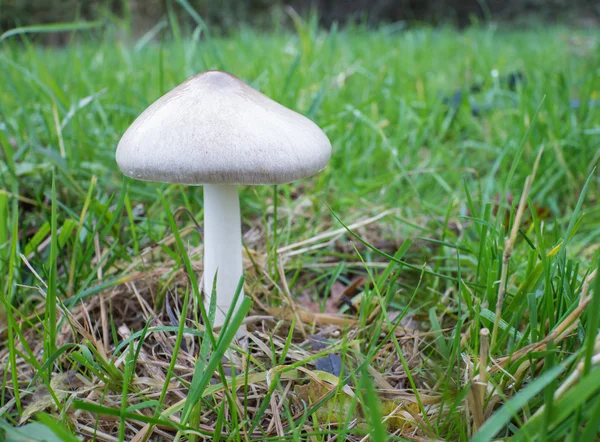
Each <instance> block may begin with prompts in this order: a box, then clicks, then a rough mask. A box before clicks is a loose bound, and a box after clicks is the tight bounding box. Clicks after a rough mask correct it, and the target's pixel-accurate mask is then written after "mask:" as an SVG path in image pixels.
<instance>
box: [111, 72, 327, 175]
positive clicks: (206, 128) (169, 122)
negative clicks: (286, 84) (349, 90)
mask: <svg viewBox="0 0 600 442" xmlns="http://www.w3.org/2000/svg"><path fill="white" fill-rule="evenodd" d="M330 156H331V143H330V142H329V139H328V138H327V136H326V135H325V133H323V131H322V130H321V129H320V128H319V127H318V126H317V125H316V124H315V123H313V122H312V121H311V120H309V119H308V118H306V117H304V116H302V115H300V114H298V113H296V112H294V111H292V110H290V109H288V108H286V107H284V106H282V105H280V104H279V103H276V102H275V101H273V100H271V99H270V98H268V97H267V96H265V95H263V94H261V93H260V92H258V91H257V90H255V89H253V88H252V87H250V86H248V85H247V84H246V83H244V82H243V81H241V80H239V79H238V78H236V77H234V76H233V75H231V74H228V73H225V72H220V71H208V72H203V73H200V74H198V75H195V76H193V77H191V78H189V79H188V80H186V81H185V82H184V83H182V84H180V85H179V86H177V87H176V88H175V89H173V90H172V91H170V92H168V93H167V94H165V95H163V96H162V97H161V98H159V99H158V100H156V101H155V102H154V103H152V104H151V105H150V107H148V108H147V109H146V110H145V111H144V112H142V114H141V115H140V116H139V117H138V118H137V119H136V120H135V121H134V122H133V124H132V125H131V126H130V127H129V129H127V131H126V132H125V134H124V135H123V137H122V138H121V141H119V145H118V147H117V153H116V157H117V163H118V165H119V168H120V169H121V171H122V172H123V173H124V174H125V175H127V176H129V177H131V178H135V179H137V180H144V181H159V182H164V183H180V184H191V185H200V184H281V183H289V182H291V181H294V180H297V179H300V178H305V177H308V176H310V175H313V174H315V173H317V172H319V171H320V170H322V169H323V168H324V167H325V166H326V165H327V163H328V161H329V158H330Z"/></svg>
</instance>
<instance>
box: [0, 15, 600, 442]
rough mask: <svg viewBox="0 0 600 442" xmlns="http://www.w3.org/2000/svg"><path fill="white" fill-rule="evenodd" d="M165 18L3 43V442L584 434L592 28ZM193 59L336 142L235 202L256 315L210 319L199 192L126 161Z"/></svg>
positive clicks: (592, 205)
mask: <svg viewBox="0 0 600 442" xmlns="http://www.w3.org/2000/svg"><path fill="white" fill-rule="evenodd" d="M154 31H156V32H155V34H156V35H154V36H153V35H151V34H150V35H146V36H144V37H142V38H133V37H131V36H130V35H128V33H127V30H126V28H125V27H124V26H123V25H122V24H116V23H112V24H109V25H104V26H103V27H102V28H95V29H91V30H78V31H75V30H73V31H72V32H73V35H72V36H71V38H70V41H69V42H68V44H66V45H65V46H64V47H61V48H56V47H54V48H53V47H44V46H42V45H39V44H36V43H35V42H36V41H37V40H39V38H38V37H39V36H37V35H35V34H31V33H20V34H17V35H12V36H5V37H6V38H5V39H4V40H3V41H0V147H1V149H0V159H1V160H2V161H1V162H0V275H1V276H0V440H42V436H40V435H41V434H44V435H45V436H44V437H46V438H47V440H52V441H54V440H65V441H70V440H75V439H74V436H73V435H79V436H81V437H82V438H83V439H85V440H98V441H114V440H134V441H142V440H156V441H172V440H180V441H182V440H190V441H193V440H202V439H203V438H208V439H209V440H210V439H211V438H214V440H219V438H221V439H227V440H236V441H237V440H240V441H241V440H290V441H292V440H293V441H300V440H307V441H328V440H351V441H362V440H372V441H376V442H378V441H383V440H406V439H410V440H431V439H436V440H440V439H441V440H468V439H473V440H477V441H488V440H492V439H494V438H505V437H515V439H516V440H536V441H546V440H577V441H593V440H598V439H597V438H598V434H599V431H600V427H599V422H600V338H599V337H598V335H597V333H598V328H599V324H600V278H596V279H594V276H595V275H596V272H597V268H598V255H599V253H600V252H599V250H600V247H599V244H600V204H599V199H598V198H599V191H600V175H599V173H600V172H598V171H597V170H596V169H595V167H596V165H597V164H598V162H599V159H600V149H599V148H598V146H599V142H600V102H598V101H596V100H597V99H598V98H600V97H598V96H597V94H598V92H597V91H598V90H599V89H600V74H599V73H600V44H599V37H598V33H597V32H596V31H584V30H573V29H568V28H561V27H539V28H534V29H531V30H515V29H512V30H511V29H503V28H495V27H492V26H490V27H479V28H472V29H469V30H465V31H460V32H459V31H456V30H452V29H450V28H441V29H411V30H404V29H402V28H401V27H399V26H382V27H380V28H378V29H366V28H364V27H361V26H349V27H347V28H344V29H342V28H340V29H338V28H336V27H334V28H332V29H329V30H322V29H319V28H318V27H317V26H316V21H315V20H307V21H303V20H302V19H300V18H297V17H296V19H295V30H294V31H293V32H292V31H283V30H280V31H278V30H273V31H270V32H268V33H266V32H259V31H256V30H251V29H246V28H242V29H240V30H239V31H236V32H235V33H233V34H232V35H230V36H228V37H226V38H225V37H217V36H214V35H211V34H210V33H208V30H207V29H206V28H204V27H202V26H199V27H198V28H196V30H195V31H194V32H187V31H185V30H184V29H183V28H181V27H180V26H178V24H177V21H175V20H171V21H166V22H161V23H159V24H158V25H157V26H156V27H155V29H154ZM160 35H162V36H163V38H158V36H160ZM152 37H154V38H152ZM208 69H221V70H225V71H228V72H231V73H234V74H235V75H237V76H238V77H240V78H241V79H243V80H244V81H246V82H247V83H249V84H250V85H252V86H253V87H255V88H257V89H259V90H260V91H262V92H263V93H265V94H266V95H268V96H270V97H272V98H273V99H275V100H276V101H278V102H280V103H282V104H283V105H285V106H287V107H289V108H291V109H294V110H296V111H298V112H300V113H302V114H304V115H306V116H308V117H309V118H311V119H312V120H314V121H315V122H316V123H317V124H318V125H319V126H320V127H322V128H323V130H324V131H325V132H326V134H327V135H328V137H329V139H330V140H331V142H332V145H333V154H332V158H331V161H330V163H329V166H328V167H327V168H326V169H325V170H324V171H323V172H321V173H320V174H318V175H315V176H313V177H311V178H308V179H304V180H301V181H298V182H295V183H292V184H290V185H280V186H254V187H250V186H244V187H242V188H241V189H240V192H241V209H242V219H243V232H244V244H245V255H244V264H245V277H246V281H245V293H246V294H247V295H248V296H249V298H250V299H251V300H252V305H251V306H250V305H249V302H248V303H247V304H245V305H246V306H249V308H250V310H249V312H248V314H247V315H246V317H245V319H244V318H243V316H240V315H237V316H236V317H234V318H232V322H233V325H232V326H231V327H228V328H227V329H225V330H224V331H223V332H222V333H220V334H218V333H217V332H215V333H214V334H213V333H210V332H207V330H206V329H205V327H204V325H203V321H202V319H201V314H202V313H201V308H200V307H201V305H202V301H201V298H200V294H199V293H198V288H197V287H198V284H199V283H200V280H201V277H202V244H203V240H202V231H201V229H199V228H197V226H199V227H201V226H202V218H203V199H202V188H201V187H188V186H180V185H163V184H157V183H144V182H138V181H133V180H129V179H124V177H123V175H122V174H121V172H120V171H119V169H118V167H117V165H116V162H115V149H116V145H117V143H118V140H119V139H120V137H121V136H122V134H123V133H124V131H125V130H126V129H127V127H128V126H129V125H130V124H131V123H132V122H133V120H134V119H135V117H136V116H137V115H138V114H139V113H140V112H141V111H143V110H144V109H145V108H146V107H147V106H148V105H150V103H152V102H153V101H154V100H155V99H157V98H158V97H159V96H161V95H162V94H164V93H166V92H167V91H169V90H170V89H172V88H173V87H175V86H176V85H177V84H179V83H181V82H182V81H184V80H185V79H186V78H188V77H190V76H192V75H194V74H196V73H198V72H201V71H205V70H208ZM459 91H460V93H459ZM242 320H244V321H245V323H246V325H247V329H248V335H249V336H248V341H247V342H246V343H239V342H237V341H234V342H232V339H233V338H234V335H235V330H236V329H237V325H239V324H240V322H241V321H242ZM336 366H337V367H336ZM336 368H339V369H341V373H339V372H338V371H337V370H336ZM3 438H4V439H3Z"/></svg>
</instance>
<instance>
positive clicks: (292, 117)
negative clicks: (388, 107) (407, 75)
mask: <svg viewBox="0 0 600 442" xmlns="http://www.w3.org/2000/svg"><path fill="white" fill-rule="evenodd" d="M330 156H331V144H330V142H329V139H328V138H327V136H326V135H325V134H324V133H323V131H322V130H321V129H319V127H318V126H317V125H316V124H315V123H313V122H312V121H311V120H309V119H308V118H306V117H304V116H302V115H300V114H298V113H296V112H294V111H292V110H290V109H288V108H286V107H284V106H282V105H280V104H278V103H276V102H275V101H273V100H271V99H270V98H268V97H267V96H265V95H263V94H261V93H260V92H258V91H257V90H255V89H253V88H251V87H250V86H248V85H247V84H245V83H244V82H242V81H241V80H239V79H238V78H236V77H234V76H233V75H231V74H228V73H225V72H220V71H208V72H203V73H200V74H198V75H196V76H194V77H191V78H190V79H188V80H187V81H185V82H184V83H182V84H181V85H179V86H177V87H176V88H175V89H173V90H172V91H170V92H168V93H167V94H165V95H164V96H162V97H161V98H159V99H158V100H157V101H155V102H154V103H153V104H152V105H150V107H148V109H146V110H145V111H144V112H143V113H142V114H141V115H140V116H139V117H138V118H137V119H136V120H135V121H134V122H133V124H132V125H131V126H130V127H129V129H127V131H126V132H125V134H124V135H123V138H121V141H120V142H119V145H118V147H117V153H116V157H117V163H118V165H119V168H120V169H121V171H122V172H123V173H124V174H125V175H127V176H129V177H131V178H135V179H137V180H144V181H159V182H164V183H179V184H189V185H204V294H205V296H204V300H205V305H206V306H208V305H210V296H211V292H212V287H213V281H214V278H215V274H217V275H218V276H217V284H216V297H217V301H216V305H217V313H216V316H215V318H214V326H220V325H222V324H223V321H224V319H225V316H226V314H227V312H228V310H229V308H230V306H231V303H232V301H233V298H234V294H235V290H236V288H237V285H238V283H239V280H240V277H241V276H242V238H241V226H240V206H239V195H238V187H237V185H238V184H250V185H256V184H282V183H289V182H291V181H294V180H297V179H300V178H305V177H308V176H311V175H313V174H315V173H317V172H319V171H320V170H322V169H323V168H324V167H325V166H326V165H327V163H328V161H329V158H330ZM217 272H218V273H217ZM241 299H242V297H240V298H239V302H241ZM236 307H237V306H236Z"/></svg>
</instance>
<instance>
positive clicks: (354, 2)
mask: <svg viewBox="0 0 600 442" xmlns="http://www.w3.org/2000/svg"><path fill="white" fill-rule="evenodd" d="M188 5H189V6H191V7H192V8H193V9H194V10H195V11H197V12H198V14H199V15H200V16H201V17H202V18H203V20H205V21H206V22H207V25H209V26H210V27H211V29H212V30H213V32H222V33H227V32H228V31H230V30H232V28H237V27H239V26H244V25H246V26H260V27H262V28H264V29H270V28H273V27H278V26H285V25H286V22H287V21H289V17H288V14H286V13H285V9H286V8H288V7H292V8H293V9H294V10H295V11H296V12H298V13H299V14H300V15H306V14H309V13H310V12H312V11H318V16H319V21H320V22H321V25H322V26H325V27H329V26H331V25H332V24H333V23H339V24H347V23H349V22H351V23H352V22H358V23H361V24H368V25H370V26H375V25H378V24H381V23H390V22H403V23H405V24H406V25H407V26H411V25H415V24H432V25H439V24H454V25H457V26H460V27H464V26H467V25H469V24H472V23H479V22H481V21H490V20H494V21H503V22H511V23H513V24H515V25H524V24H530V23H531V20H534V21H544V22H560V23H568V24H571V25H575V26H594V25H596V24H597V23H598V21H599V19H600V2H598V1H597V0H287V1H284V0H222V1H212V0H186V1H181V0H169V1H165V0H3V1H0V30H2V31H5V30H7V29H10V28H13V27H16V26H27V25H32V24H43V23H55V22H70V21H75V20H82V19H84V20H97V19H102V18H106V17H111V18H120V19H123V20H126V21H128V22H129V23H128V24H130V25H131V26H130V29H132V30H133V31H134V32H135V33H137V34H143V33H146V32H148V31H149V30H151V29H152V28H153V27H154V26H155V25H156V23H157V22H159V21H160V19H161V18H162V17H165V16H166V15H167V14H168V13H169V12H170V13H174V14H175V15H176V16H177V17H178V18H179V19H180V20H181V22H182V23H185V22H189V23H190V25H191V24H193V20H192V18H191V17H190V15H189V14H188V13H186V12H185V8H186V6H188ZM43 38H44V39H46V41H47V42H49V43H61V42H62V41H63V40H64V38H65V37H64V35H63V36H61V35H60V34H59V35H57V34H53V35H45V36H44V37H43Z"/></svg>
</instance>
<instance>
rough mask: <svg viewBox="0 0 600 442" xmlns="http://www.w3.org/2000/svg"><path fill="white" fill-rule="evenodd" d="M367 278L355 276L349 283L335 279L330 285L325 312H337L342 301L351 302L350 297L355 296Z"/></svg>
mask: <svg viewBox="0 0 600 442" xmlns="http://www.w3.org/2000/svg"><path fill="white" fill-rule="evenodd" d="M366 280H367V278H365V277H364V276H357V277H356V278H354V279H353V280H352V282H351V283H350V284H349V285H347V286H346V285H344V284H343V283H341V282H340V281H335V282H334V283H333V285H332V286H331V294H330V295H329V298H328V299H327V302H326V303H325V313H338V311H339V309H340V307H341V305H342V304H343V303H347V304H351V302H350V298H352V297H353V296H355V295H356V294H357V293H358V292H360V289H361V288H362V287H363V286H364V285H365V282H366Z"/></svg>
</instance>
